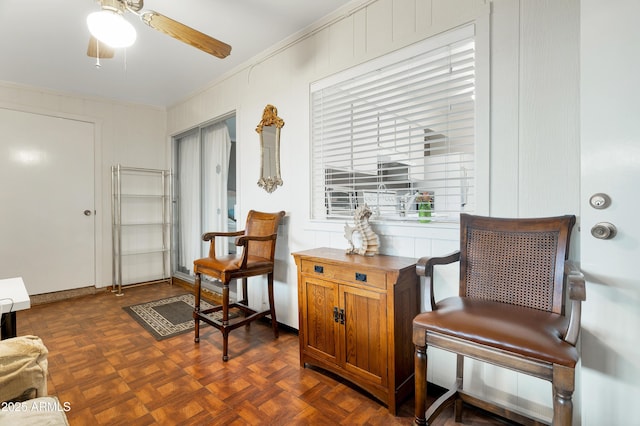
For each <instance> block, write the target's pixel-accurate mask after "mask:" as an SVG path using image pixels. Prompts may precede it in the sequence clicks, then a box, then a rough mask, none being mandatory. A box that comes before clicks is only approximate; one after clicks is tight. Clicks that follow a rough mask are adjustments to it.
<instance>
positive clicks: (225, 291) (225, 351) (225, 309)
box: [220, 280, 229, 362]
mask: <svg viewBox="0 0 640 426" xmlns="http://www.w3.org/2000/svg"><path fill="white" fill-rule="evenodd" d="M220 331H221V332H222V361H224V362H227V361H228V360H229V281H226V280H225V281H224V282H223V283H222V327H221V328H220Z"/></svg>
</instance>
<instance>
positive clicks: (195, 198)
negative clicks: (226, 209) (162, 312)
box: [177, 132, 201, 275]
mask: <svg viewBox="0 0 640 426" xmlns="http://www.w3.org/2000/svg"><path fill="white" fill-rule="evenodd" d="M199 142H200V137H199V135H198V132H194V133H191V134H189V135H187V136H185V137H183V138H181V139H180V140H179V141H178V179H177V187H178V188H177V189H178V220H179V228H178V234H179V237H178V244H179V247H178V253H179V257H178V270H179V271H182V272H187V273H188V274H190V275H192V274H193V261H194V260H195V259H199V258H200V257H201V252H200V241H201V226H200V222H201V221H200V143H199Z"/></svg>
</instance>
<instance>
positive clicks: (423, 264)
mask: <svg viewBox="0 0 640 426" xmlns="http://www.w3.org/2000/svg"><path fill="white" fill-rule="evenodd" d="M459 260H460V251H459V250H456V251H454V252H453V253H450V254H448V255H446V256H437V257H421V258H420V259H418V262H416V274H418V275H419V276H423V277H425V280H426V281H428V284H429V294H430V301H431V310H432V311H434V310H435V309H436V299H435V295H434V291H433V267H434V266H435V265H448V264H450V263H453V262H458V261H459Z"/></svg>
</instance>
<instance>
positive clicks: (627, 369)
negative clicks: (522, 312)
mask: <svg viewBox="0 0 640 426" xmlns="http://www.w3.org/2000/svg"><path fill="white" fill-rule="evenodd" d="M580 13H581V75H580V79H581V86H580V88H581V95H580V96H581V98H580V103H581V117H580V120H581V132H580V133H581V140H582V142H581V168H582V189H581V197H582V198H581V199H582V201H581V216H582V218H581V229H582V232H581V235H580V240H581V245H580V249H581V254H580V256H581V267H582V269H583V271H584V273H585V277H586V279H587V301H586V303H585V305H584V312H583V328H582V369H581V382H582V384H581V386H580V389H581V393H582V407H581V411H582V424H583V425H594V426H595V425H640V416H638V415H637V413H635V410H634V407H635V404H637V403H638V401H640V391H639V389H640V388H639V386H640V274H639V273H638V261H640V220H639V218H638V214H639V212H640V198H639V195H640V25H639V24H638V18H639V17H640V1H638V0H614V1H608V2H602V1H600V0H582V2H581V12H580ZM600 192H602V193H606V194H607V195H609V197H610V198H611V206H610V207H608V208H605V209H601V210H599V209H594V208H593V207H591V206H590V204H589V198H590V197H591V196H592V195H593V194H595V193H600ZM599 222H610V223H612V224H613V225H615V226H616V227H617V231H618V232H617V235H616V236H615V237H614V238H612V239H609V240H599V239H596V238H594V237H593V236H592V235H591V232H590V230H591V228H592V227H593V226H594V225H595V224H597V223H599Z"/></svg>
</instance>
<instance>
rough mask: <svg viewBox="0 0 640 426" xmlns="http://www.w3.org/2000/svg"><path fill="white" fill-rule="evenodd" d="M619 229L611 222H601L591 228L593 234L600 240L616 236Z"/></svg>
mask: <svg viewBox="0 0 640 426" xmlns="http://www.w3.org/2000/svg"><path fill="white" fill-rule="evenodd" d="M617 232H618V230H617V229H616V227H615V226H614V225H613V224H612V223H609V222H599V223H596V224H595V225H593V228H591V235H593V236H594V237H596V238H597V239H599V240H610V239H612V238H613V237H615V236H616V233H617Z"/></svg>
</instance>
